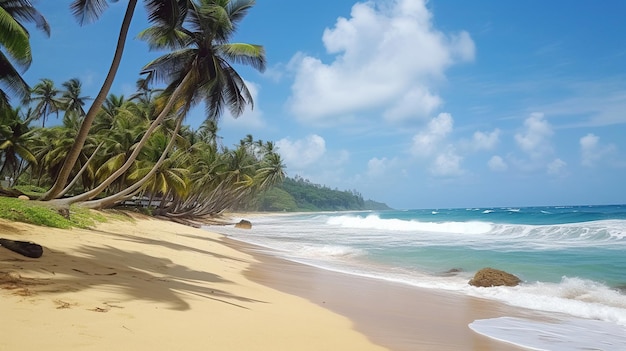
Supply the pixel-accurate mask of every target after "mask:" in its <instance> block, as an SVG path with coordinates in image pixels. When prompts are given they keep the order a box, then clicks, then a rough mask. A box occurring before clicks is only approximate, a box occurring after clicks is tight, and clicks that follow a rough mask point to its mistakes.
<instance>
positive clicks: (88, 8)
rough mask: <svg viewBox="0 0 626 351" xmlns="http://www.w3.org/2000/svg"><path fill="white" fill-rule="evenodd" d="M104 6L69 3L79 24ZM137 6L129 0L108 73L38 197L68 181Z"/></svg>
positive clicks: (93, 0) (82, 0) (81, 0)
mask: <svg viewBox="0 0 626 351" xmlns="http://www.w3.org/2000/svg"><path fill="white" fill-rule="evenodd" d="M106 6H107V2H106V0H75V1H74V2H72V5H71V8H72V12H73V13H74V16H75V17H76V18H77V19H78V21H79V23H80V24H81V25H82V24H83V23H86V22H89V21H92V20H95V19H97V18H98V17H99V16H100V15H101V14H102V12H103V11H104V10H105V9H106ZM136 6H137V0H129V1H128V5H127V7H126V13H125V14H124V20H123V21H122V27H121V28H120V34H119V36H118V40H117V46H116V48H115V54H114V56H113V61H112V62H111V66H110V68H109V72H108V73H107V76H106V78H105V80H104V83H103V84H102V88H100V91H99V92H98V95H96V98H95V99H94V101H93V104H92V105H91V107H90V108H89V111H88V112H87V114H86V116H85V118H84V119H83V121H82V124H81V127H80V130H79V132H78V134H77V135H76V139H75V141H74V143H73V144H72V147H71V149H70V151H69V152H68V153H67V155H66V158H65V161H64V162H63V167H61V169H60V171H59V173H58V175H57V177H56V178H55V181H54V184H53V185H52V187H51V188H50V189H49V190H48V191H47V192H46V193H45V194H44V195H43V196H42V197H41V199H42V200H50V199H53V198H55V197H57V196H58V195H59V194H60V193H61V191H63V189H64V188H65V186H66V184H67V181H68V178H69V177H70V174H71V172H72V169H74V165H75V164H76V161H77V160H78V158H79V156H80V154H81V150H82V148H83V146H84V145H85V141H86V140H87V137H88V135H89V130H90V129H91V125H92V124H93V121H94V119H95V118H96V115H97V114H98V111H99V110H100V107H101V106H102V103H103V102H104V100H105V99H106V96H107V94H108V93H109V90H110V89H111V86H112V85H113V80H114V78H115V75H116V74H117V70H118V68H119V65H120V62H121V60H122V54H123V52H124V46H125V44H126V38H127V36H128V29H129V28H130V22H131V19H132V17H133V12H134V11H135V7H136Z"/></svg>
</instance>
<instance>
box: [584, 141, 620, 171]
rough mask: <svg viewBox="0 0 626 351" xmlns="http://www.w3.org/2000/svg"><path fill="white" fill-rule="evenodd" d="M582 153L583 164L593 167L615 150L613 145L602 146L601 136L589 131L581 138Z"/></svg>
mask: <svg viewBox="0 0 626 351" xmlns="http://www.w3.org/2000/svg"><path fill="white" fill-rule="evenodd" d="M579 142H580V153H581V158H582V161H581V163H582V165H583V166H585V167H593V166H595V165H596V164H597V163H598V162H600V161H601V160H602V159H603V158H604V157H606V156H607V155H609V154H610V153H612V152H614V151H615V147H614V146H613V145H607V146H601V145H600V137H598V136H596V135H595V134H592V133H589V134H587V135H585V136H584V137H582V138H580V141H579Z"/></svg>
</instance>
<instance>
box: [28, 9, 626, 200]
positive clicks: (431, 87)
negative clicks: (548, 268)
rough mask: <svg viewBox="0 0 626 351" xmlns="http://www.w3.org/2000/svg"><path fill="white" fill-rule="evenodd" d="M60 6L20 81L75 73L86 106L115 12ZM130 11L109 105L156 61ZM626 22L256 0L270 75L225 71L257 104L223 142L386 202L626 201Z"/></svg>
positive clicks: (617, 14)
mask: <svg viewBox="0 0 626 351" xmlns="http://www.w3.org/2000/svg"><path fill="white" fill-rule="evenodd" d="M69 3H70V1H69V0H56V1H54V2H53V1H39V2H36V6H37V8H38V9H39V10H40V11H41V12H42V13H43V14H44V16H45V17H46V18H47V19H48V21H49V22H50V24H51V29H52V35H51V37H50V38H45V36H44V35H43V34H41V33H39V32H37V31H36V30H35V29H34V28H33V29H31V38H32V45H33V64H32V66H31V67H30V69H29V70H28V71H27V72H26V73H25V75H24V76H25V78H26V80H27V81H28V82H29V83H30V84H33V85H34V84H36V83H37V82H38V81H39V79H41V78H50V79H52V80H53V81H54V82H55V83H56V85H58V86H60V85H61V84H62V83H63V82H64V81H66V80H68V79H70V78H74V77H77V78H79V79H80V80H81V81H82V82H83V89H84V92H85V95H88V96H95V95H96V94H97V91H98V89H99V88H100V85H101V83H102V81H103V80H104V76H105V74H106V71H107V69H108V66H109V64H110V60H111V58H112V55H113V50H114V46H115V41H116V39H117V34H118V31H119V26H120V23H121V20H122V16H123V13H124V11H125V6H126V2H125V1H120V2H117V3H111V4H110V7H109V9H108V10H107V11H106V13H105V15H104V16H103V17H102V18H101V19H100V20H99V21H98V22H96V23H93V24H89V25H86V26H83V27H79V26H78V24H76V21H74V19H73V18H72V17H71V16H70V12H69ZM140 3H141V1H140ZM141 6H142V5H140V7H138V9H137V12H136V16H135V19H134V21H133V26H132V28H131V33H130V37H131V40H130V41H129V42H128V45H127V49H126V52H125V56H124V59H123V61H122V67H121V69H120V72H119V73H118V75H117V78H116V81H115V84H114V86H113V89H112V90H111V92H112V93H115V94H124V95H126V96H128V95H129V94H132V93H133V92H134V86H135V81H136V80H137V78H138V72H139V70H140V69H141V67H142V66H143V65H144V64H146V63H147V62H149V61H150V60H151V59H152V58H154V57H156V56H157V55H158V54H159V53H151V52H148V49H147V46H146V44H145V43H143V42H141V41H139V40H137V39H135V36H136V34H137V33H138V32H139V31H140V30H142V29H144V28H146V27H147V22H146V19H145V14H144V11H143V8H142V7H141ZM624 13H626V2H624V1H621V0H606V1H603V2H602V5H601V6H600V5H599V4H598V3H595V2H591V1H582V0H581V1H569V0H567V1H566V0H553V1H539V0H528V1H491V0H477V1H450V0H448V1H443V0H431V1H423V0H374V1H368V2H357V1H354V0H332V1H331V0H327V1H278V0H258V1H257V4H256V6H255V7H254V8H253V9H252V10H251V11H250V13H249V15H248V16H247V17H246V19H245V20H244V21H243V22H242V24H241V26H240V28H239V31H238V34H237V36H236V38H234V41H241V42H249V43H255V44H261V45H263V46H264V47H265V49H266V53H267V59H268V69H267V70H266V71H265V72H264V73H262V74H261V73H258V72H256V71H254V70H252V69H249V68H247V67H237V68H238V70H239V72H240V73H241V74H242V76H243V77H244V78H245V79H246V81H247V82H248V84H249V87H250V89H251V90H252V92H253V94H254V97H255V106H254V110H249V111H246V113H244V115H243V116H241V117H240V118H239V119H236V120H235V119H233V118H231V117H230V116H224V117H223V118H222V120H221V122H220V123H221V124H220V128H221V130H220V135H221V136H222V137H223V143H224V144H225V145H227V146H230V145H234V144H236V143H237V142H238V141H239V139H241V138H243V137H244V136H245V135H246V134H252V135H253V136H254V137H255V138H256V139H262V140H271V141H274V142H276V144H277V146H278V147H279V152H280V153H281V155H282V156H283V158H284V161H285V164H286V166H287V172H288V175H290V176H295V175H300V176H302V177H304V178H307V179H309V180H310V181H312V182H314V183H319V184H324V185H327V186H329V187H331V188H339V189H356V190H358V191H359V192H361V193H362V194H363V196H364V197H365V198H370V199H374V200H377V201H382V202H385V203H387V204H388V205H390V206H392V207H394V208H446V207H489V206H532V205H586V204H616V203H624V202H626V201H625V196H626V185H624V179H626V138H625V135H626V133H625V132H626V70H625V67H626V22H624V21H623V14H624ZM202 113H203V110H202V108H199V109H197V110H195V111H193V113H192V114H191V115H190V116H189V117H188V120H187V123H188V124H190V125H191V126H193V127H197V126H198V125H199V123H200V122H201V121H202V119H203V116H202Z"/></svg>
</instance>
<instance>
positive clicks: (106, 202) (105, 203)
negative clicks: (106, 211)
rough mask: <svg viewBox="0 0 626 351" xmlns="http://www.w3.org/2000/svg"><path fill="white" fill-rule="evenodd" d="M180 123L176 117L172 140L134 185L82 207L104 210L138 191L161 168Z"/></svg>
mask: <svg viewBox="0 0 626 351" xmlns="http://www.w3.org/2000/svg"><path fill="white" fill-rule="evenodd" d="M155 121H156V120H155ZM182 123H183V116H182V115H181V116H179V117H178V119H177V121H176V128H175V129H174V131H173V132H172V138H171V139H170V141H169V143H168V144H167V146H166V147H165V150H163V153H162V154H161V157H159V160H158V161H157V163H156V164H155V165H154V166H153V167H152V169H151V170H150V171H149V172H148V173H147V174H146V175H145V176H143V178H141V179H140V180H138V181H137V182H136V183H135V184H133V185H131V186H129V187H128V188H126V189H124V190H122V191H120V192H118V193H116V194H113V195H111V196H107V197H105V198H102V199H98V200H93V201H87V202H85V203H83V206H85V207H87V208H92V209H102V208H105V207H111V206H112V205H114V204H115V203H117V202H119V201H121V200H122V199H124V198H125V197H126V196H128V195H129V194H132V193H133V192H135V191H137V190H139V188H141V186H142V185H144V184H145V183H146V182H147V181H148V180H149V179H150V177H152V176H153V175H154V174H155V173H156V172H157V170H158V169H159V167H161V165H162V164H163V162H164V161H165V159H166V158H167V154H168V153H169V152H170V150H171V149H172V147H173V146H174V144H175V143H176V136H177V135H178V132H179V130H180V126H181V124H182ZM146 134H147V132H146ZM140 148H141V147H139V146H138V147H137V149H140ZM148 206H150V204H148Z"/></svg>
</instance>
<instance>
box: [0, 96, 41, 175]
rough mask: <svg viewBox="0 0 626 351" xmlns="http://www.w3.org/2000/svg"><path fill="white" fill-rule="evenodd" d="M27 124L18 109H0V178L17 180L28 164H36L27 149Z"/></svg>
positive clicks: (28, 132) (28, 131) (26, 119)
mask: <svg viewBox="0 0 626 351" xmlns="http://www.w3.org/2000/svg"><path fill="white" fill-rule="evenodd" d="M29 123H30V120H29V119H28V118H23V117H22V114H21V112H20V109H19V108H16V109H8V108H5V109H0V162H1V166H0V176H7V177H10V178H13V179H17V178H18V177H19V175H20V174H21V172H22V171H24V169H25V168H26V167H27V166H28V164H31V163H36V162H37V161H36V160H35V156H34V155H33V154H32V152H31V151H30V150H29V148H28V143H29V138H30V137H31V133H30V129H29V127H28V124H29Z"/></svg>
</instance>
